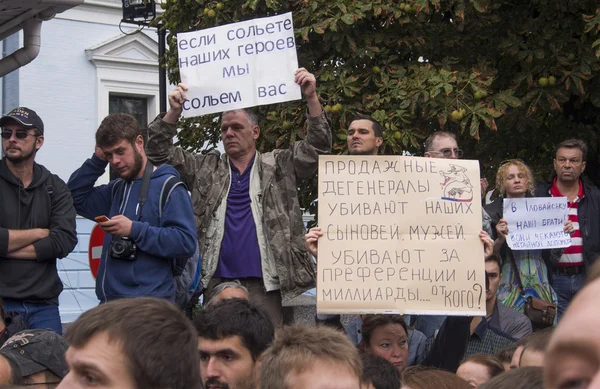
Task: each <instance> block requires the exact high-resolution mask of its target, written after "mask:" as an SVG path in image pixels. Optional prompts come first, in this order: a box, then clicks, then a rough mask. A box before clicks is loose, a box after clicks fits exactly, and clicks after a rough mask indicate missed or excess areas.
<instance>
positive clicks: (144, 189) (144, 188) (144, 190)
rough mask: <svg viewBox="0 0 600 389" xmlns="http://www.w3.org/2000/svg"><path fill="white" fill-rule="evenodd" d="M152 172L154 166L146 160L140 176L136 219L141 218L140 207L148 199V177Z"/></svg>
mask: <svg viewBox="0 0 600 389" xmlns="http://www.w3.org/2000/svg"><path fill="white" fill-rule="evenodd" d="M152 172H154V166H152V164H151V163H150V161H148V160H146V168H145V169H144V176H143V177H142V184H141V185H140V195H139V197H138V221H139V220H140V219H141V218H142V209H143V208H144V204H146V200H148V189H149V188H150V177H151V176H152Z"/></svg>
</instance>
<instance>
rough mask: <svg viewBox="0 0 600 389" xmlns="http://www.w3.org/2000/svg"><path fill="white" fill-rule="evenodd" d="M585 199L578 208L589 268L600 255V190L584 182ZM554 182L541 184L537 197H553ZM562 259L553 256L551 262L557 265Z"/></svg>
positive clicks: (586, 263)
mask: <svg viewBox="0 0 600 389" xmlns="http://www.w3.org/2000/svg"><path fill="white" fill-rule="evenodd" d="M582 182H583V198H582V199H581V201H580V202H579V206H578V207H577V215H578V217H579V230H580V231H581V238H582V240H583V262H584V264H585V267H586V268H589V267H590V266H591V265H592V264H593V263H594V262H595V261H596V258H597V257H598V256H599V255H600V190H598V188H596V187H595V186H594V185H592V184H590V183H587V182H585V181H583V180H582ZM551 187H552V182H550V183H547V184H540V185H538V186H537V187H536V189H535V196H536V197H551V194H550V188H551ZM558 260H560V258H555V256H553V257H552V258H551V261H552V262H553V264H555V263H557V262H558Z"/></svg>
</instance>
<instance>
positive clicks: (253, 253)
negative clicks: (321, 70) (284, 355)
mask: <svg viewBox="0 0 600 389" xmlns="http://www.w3.org/2000/svg"><path fill="white" fill-rule="evenodd" d="M295 81H296V83H297V84H299V85H300V87H301V89H302V92H303V94H304V96H305V98H306V103H307V106H308V114H307V127H308V130H307V135H306V138H305V139H303V140H301V141H297V142H295V143H294V144H292V145H290V147H289V148H287V149H276V150H274V151H271V152H267V153H259V152H258V151H256V139H257V138H258V136H259V134H260V128H259V127H258V125H257V120H256V117H255V116H254V115H253V114H252V113H251V112H250V111H246V110H235V111H228V112H225V113H223V116H222V119H221V139H222V141H223V145H224V148H225V153H224V154H221V153H220V152H219V151H217V150H212V151H210V152H208V153H207V154H195V153H191V152H188V151H185V150H183V149H182V148H180V147H175V146H174V145H173V137H174V136H175V135H176V134H177V125H176V124H177V120H178V119H179V116H180V115H181V112H182V105H183V102H184V101H185V99H186V95H185V91H186V90H187V87H186V86H185V85H184V84H179V86H178V87H177V88H175V89H174V90H173V91H172V92H171V93H169V104H170V109H169V111H168V112H167V113H166V114H165V115H164V116H163V115H161V116H159V117H158V118H157V119H156V120H154V121H153V122H152V123H151V124H150V126H149V128H148V144H147V146H146V147H147V155H148V158H149V159H150V160H151V161H152V162H153V163H155V164H157V163H169V164H171V165H173V166H174V167H175V168H176V169H177V170H178V171H179V173H180V174H181V178H182V180H183V181H184V183H185V184H186V185H187V186H188V189H189V190H190V191H191V193H192V201H193V205H194V213H195V218H196V223H197V227H198V241H199V244H200V250H201V254H202V261H203V263H202V281H203V283H204V285H207V289H208V290H207V292H210V290H212V288H214V287H215V286H216V285H218V284H219V283H221V282H225V281H231V280H237V281H239V282H240V283H241V284H242V285H244V286H245V287H246V288H248V290H249V293H250V300H252V301H255V302H258V303H261V304H263V305H264V306H265V308H267V310H268V311H269V314H270V315H271V318H272V319H273V321H274V323H275V325H281V324H282V322H283V318H282V314H281V300H282V298H283V299H291V298H294V297H296V296H298V295H299V294H301V293H303V292H305V291H306V290H308V289H310V288H313V287H314V286H315V278H316V269H315V265H314V263H313V260H312V258H311V256H310V255H309V254H308V253H307V252H306V249H305V247H304V233H305V227H304V223H303V221H302V211H301V209H300V205H299V203H298V193H297V187H298V185H297V179H299V178H306V177H310V176H312V175H313V174H315V173H316V170H317V166H318V164H317V161H318V156H319V154H328V153H330V151H331V144H332V134H331V127H330V124H329V122H328V120H327V117H326V116H325V113H324V112H323V109H322V107H321V104H320V102H319V98H318V96H317V91H316V79H315V77H314V76H313V75H312V74H311V73H309V72H308V71H306V70H305V69H303V68H302V69H298V70H297V71H296V73H295Z"/></svg>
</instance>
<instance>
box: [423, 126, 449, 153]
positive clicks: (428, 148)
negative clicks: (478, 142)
mask: <svg viewBox="0 0 600 389" xmlns="http://www.w3.org/2000/svg"><path fill="white" fill-rule="evenodd" d="M436 138H452V139H454V140H456V135H454V134H453V133H451V132H447V131H436V132H434V133H433V134H431V135H429V136H428V137H427V139H425V151H433V150H431V147H432V145H433V141H434V140H436Z"/></svg>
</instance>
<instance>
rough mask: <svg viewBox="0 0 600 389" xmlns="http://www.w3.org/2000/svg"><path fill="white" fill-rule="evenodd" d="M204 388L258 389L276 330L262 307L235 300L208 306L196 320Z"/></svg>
mask: <svg viewBox="0 0 600 389" xmlns="http://www.w3.org/2000/svg"><path fill="white" fill-rule="evenodd" d="M194 325H195V326H196V332H197V333H198V353H199V354H200V376H201V377H202V384H203V385H204V386H203V387H204V389H256V388H258V370H259V369H260V360H261V357H262V355H263V353H264V352H265V350H266V349H267V348H268V347H269V346H270V345H271V344H272V343H273V340H274V338H275V327H274V326H273V323H272V322H271V320H270V318H269V315H268V314H267V312H266V311H265V310H263V309H262V307H260V306H255V305H253V304H252V303H250V302H249V301H248V300H245V299H239V298H233V299H228V300H223V301H221V302H220V303H218V304H215V305H211V306H210V307H207V308H206V309H205V310H204V311H203V312H201V313H200V314H199V315H198V316H196V317H195V318H194Z"/></svg>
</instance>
